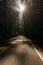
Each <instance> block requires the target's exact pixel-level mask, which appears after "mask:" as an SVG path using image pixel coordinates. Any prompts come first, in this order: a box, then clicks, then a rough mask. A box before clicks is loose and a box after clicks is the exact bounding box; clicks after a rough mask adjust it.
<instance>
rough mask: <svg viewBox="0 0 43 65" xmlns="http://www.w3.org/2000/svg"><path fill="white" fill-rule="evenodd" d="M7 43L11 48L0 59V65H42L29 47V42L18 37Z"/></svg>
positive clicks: (42, 62) (24, 38) (30, 46)
mask: <svg viewBox="0 0 43 65" xmlns="http://www.w3.org/2000/svg"><path fill="white" fill-rule="evenodd" d="M27 41H28V42H27ZM9 43H10V44H11V46H10V47H9V48H8V49H7V50H6V51H5V52H4V53H3V54H2V56H1V57H0V65H43V61H42V60H41V59H40V57H39V56H38V54H37V53H36V51H35V50H34V48H33V47H32V45H31V40H29V39H27V38H26V37H24V36H18V37H17V39H16V40H14V39H12V40H11V41H10V42H9Z"/></svg>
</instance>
